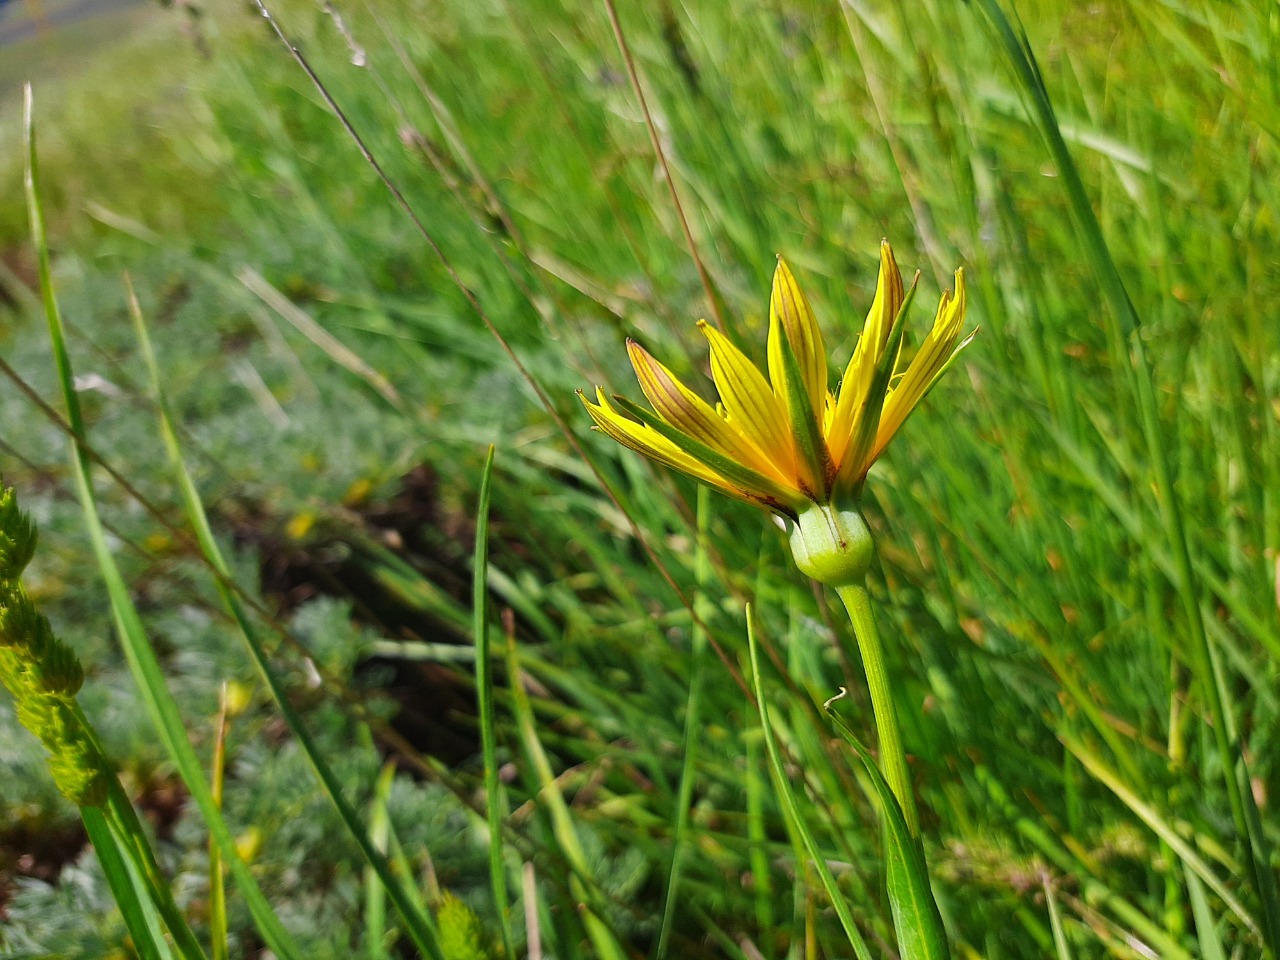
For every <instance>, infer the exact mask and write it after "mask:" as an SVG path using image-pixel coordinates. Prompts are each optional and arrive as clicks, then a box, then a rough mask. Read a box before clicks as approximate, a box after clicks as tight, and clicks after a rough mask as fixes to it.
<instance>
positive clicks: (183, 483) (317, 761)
mask: <svg viewBox="0 0 1280 960" xmlns="http://www.w3.org/2000/svg"><path fill="white" fill-rule="evenodd" d="M130 307H131V309H132V313H133V320H134V326H135V330H136V332H137V336H138V342H139V345H140V346H141V347H142V352H143V356H144V357H145V359H146V362H147V369H148V372H149V374H150V377H151V384H152V388H153V390H154V392H155V399H156V405H157V407H158V412H159V416H160V432H161V436H162V438H163V440H164V444H165V449H166V451H167V452H168V454H169V460H170V463H171V464H172V466H173V470H174V473H175V474H176V478H177V481H178V486H179V489H180V491H181V495H182V502H183V507H184V508H185V510H186V513H187V521H188V522H189V523H190V524H191V526H192V529H194V530H195V533H196V541H197V543H198V544H199V546H200V550H201V552H202V553H203V554H204V557H205V559H206V560H207V561H208V562H209V564H210V566H212V567H213V569H214V571H215V572H216V573H217V575H218V583H217V588H218V593H219V595H220V596H221V597H222V601H223V603H224V604H226V607H227V610H228V612H229V613H230V614H231V616H232V618H233V619H234V620H235V622H236V626H237V627H238V628H239V629H240V634H241V636H242V637H243V638H244V641H245V645H246V646H247V647H248V650H249V654H250V656H251V657H252V658H253V661H254V665H255V666H256V667H257V668H258V672H259V674H260V675H261V676H262V679H263V682H264V683H265V684H266V685H267V689H268V690H269V691H270V692H271V696H272V699H273V700H275V703H276V708H277V709H278V710H279V711H280V715H281V717H283V719H284V721H285V724H286V725H287V726H288V727H289V732H290V733H292V734H293V736H294V737H295V738H296V739H297V741H298V745H299V746H301V747H302V750H303V753H304V754H305V755H306V757H307V760H308V762H309V763H310V764H311V768H312V770H313V771H314V772H315V774H316V778H317V779H318V780H319V781H320V785H321V787H322V788H323V789H324V792H325V794H326V795H327V796H328V797H329V800H330V802H331V803H332V804H333V806H334V809H335V810H336V811H337V813H338V816H339V818H340V819H341V820H342V824H343V826H344V827H346V829H347V832H348V833H349V834H350V835H351V838H352V839H353V840H354V841H355V842H356V846H358V847H359V848H360V853H361V855H362V856H363V857H364V859H365V861H366V862H367V863H368V864H369V865H370V866H371V867H372V868H373V869H374V870H375V871H376V872H377V874H378V877H379V878H380V879H381V881H382V883H383V885H384V886H385V887H386V889H387V896H388V897H389V898H390V899H391V902H392V904H393V905H394V906H395V908H396V912H397V913H399V914H400V918H401V920H403V921H404V924H405V927H406V929H407V930H408V932H409V936H410V938H411V939H412V940H413V942H414V944H415V945H416V946H417V948H418V949H419V950H421V951H422V952H423V953H424V954H425V955H426V956H428V957H431V958H433V960H443V954H442V953H441V952H440V947H439V944H438V943H437V942H436V936H435V932H434V928H433V924H432V923H431V920H430V918H429V917H427V916H426V915H425V914H423V913H422V911H421V910H420V909H419V908H418V907H417V905H416V904H415V902H414V901H413V899H412V898H411V897H410V896H409V894H408V893H407V892H406V891H405V889H404V885H403V884H402V883H401V882H400V880H399V878H397V877H396V876H395V874H394V872H393V871H392V870H391V867H390V865H389V864H388V863H387V859H386V857H384V856H383V855H382V854H381V853H379V852H378V850H377V849H376V848H375V847H374V845H373V841H371V840H370V839H369V834H368V831H367V830H366V829H365V827H364V824H363V823H361V821H360V815H359V814H358V813H357V812H356V810H355V808H354V807H353V806H352V805H351V804H350V803H349V802H348V801H347V799H346V797H345V796H344V795H343V792H342V785H341V784H340V783H339V782H338V778H337V776H336V775H335V774H334V772H333V770H332V769H331V768H330V766H329V764H328V762H327V761H326V760H325V759H324V757H323V755H322V754H321V753H320V750H319V748H318V747H317V746H316V744H315V741H314V740H313V739H312V737H311V734H310V733H308V732H307V729H306V727H305V725H304V724H303V723H302V718H301V717H300V716H298V713H297V711H296V710H294V708H293V705H292V704H291V703H290V701H289V696H288V693H287V691H286V690H285V689H284V684H283V683H282V682H281V680H280V677H279V676H278V675H277V673H276V671H275V670H274V669H273V668H272V666H271V662H270V660H269V659H268V657H267V652H266V648H265V647H264V646H263V644H262V640H261V638H260V637H259V636H258V632H257V630H256V629H255V628H254V626H253V623H252V621H251V620H250V619H249V615H248V612H247V611H246V610H245V608H244V605H243V604H242V603H241V602H240V599H239V597H238V596H237V595H236V593H235V591H234V590H232V589H231V587H230V586H229V579H228V578H229V577H230V573H231V569H230V567H229V566H228V565H227V562H226V560H225V559H224V558H223V556H222V551H221V550H220V549H219V548H218V543H217V540H216V539H215V538H214V535H213V528H212V527H210V525H209V518H208V515H207V514H206V513H205V510H204V504H203V502H202V501H201V499H200V494H199V491H197V490H196V486H195V483H194V481H193V480H192V479H191V474H190V472H189V471H188V470H187V466H186V462H185V460H184V459H183V456H182V449H181V447H180V445H179V443H178V436H177V434H176V433H175V432H174V429H173V421H172V419H171V417H170V416H169V407H168V403H167V401H166V399H165V395H164V391H163V388H162V387H161V383H160V370H159V367H158V365H157V363H156V358H155V353H154V351H153V350H152V349H151V340H150V337H149V336H148V335H147V330H146V325H145V323H143V320H142V313H141V310H139V309H138V305H137V300H136V299H135V298H134V297H133V295H132V290H131V291H130Z"/></svg>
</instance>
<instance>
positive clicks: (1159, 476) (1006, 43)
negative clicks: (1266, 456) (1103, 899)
mask: <svg viewBox="0 0 1280 960" xmlns="http://www.w3.org/2000/svg"><path fill="white" fill-rule="evenodd" d="M981 5H982V8H983V10H984V11H985V12H986V15H987V18H988V20H989V21H990V23H991V25H992V27H993V29H994V30H995V33H996V35H997V37H998V39H999V46H1000V48H1001V49H1002V50H1003V52H1004V54H1005V56H1006V58H1007V60H1008V62H1009V65H1010V66H1011V67H1012V69H1013V72H1014V74H1015V76H1016V77H1017V79H1018V82H1019V83H1020V85H1021V89H1022V90H1023V92H1024V94H1025V95H1026V96H1027V97H1028V99H1029V100H1030V103H1031V107H1032V110H1033V113H1034V117H1035V121H1036V126H1037V128H1038V129H1039V131H1040V133H1041V135H1042V136H1043V137H1044V140H1045V143H1046V145H1047V146H1048V148H1049V152H1050V153H1051V154H1052V156H1053V160H1054V164H1055V166H1056V167H1057V168H1058V172H1059V174H1060V176H1061V179H1062V182H1063V187H1064V190H1065V192H1066V194H1067V199H1068V201H1069V203H1070V205H1071V210H1072V213H1073V215H1074V217H1075V221H1076V227H1077V229H1078V230H1079V232H1080V238H1081V240H1082V242H1083V243H1084V246H1085V249H1086V251H1087V253H1088V262H1089V266H1090V268H1091V269H1092V270H1093V273H1094V276H1095V278H1096V279H1097V281H1098V283H1099V285H1100V286H1101V287H1102V289H1103V292H1104V294H1105V295H1106V298H1107V300H1108V302H1109V304H1110V307H1111V309H1110V311H1109V312H1108V318H1109V319H1110V320H1111V323H1109V324H1108V335H1109V337H1110V339H1111V341H1112V351H1113V353H1114V354H1115V356H1116V357H1118V358H1125V359H1127V360H1128V368H1129V372H1130V377H1131V384H1132V388H1133V391H1134V393H1135V396H1136V400H1137V403H1138V410H1139V415H1140V419H1141V423H1142V432H1143V436H1144V438H1145V440H1146V444H1147V450H1148V455H1149V457H1150V460H1151V466H1152V469H1153V470H1154V472H1155V482H1156V490H1157V500H1158V503H1159V507H1160V515H1161V518H1162V520H1163V522H1164V525H1165V532H1166V536H1167V538H1168V540H1169V545H1170V547H1171V548H1172V550H1173V559H1174V565H1175V577H1174V585H1175V587H1176V590H1177V593H1178V598H1179V600H1180V601H1181V604H1182V613H1183V618H1184V619H1185V621H1186V625H1187V629H1188V630H1189V632H1190V638H1191V649H1190V651H1189V652H1190V658H1191V662H1192V666H1193V668H1194V671H1195V675H1196V682H1197V685H1198V686H1199V688H1200V692H1201V696H1203V697H1204V699H1205V702H1206V703H1207V704H1208V707H1209V713H1210V718H1211V720H1212V723H1211V726H1212V728H1213V737H1214V741H1215V744H1216V746H1217V750H1218V754H1219V757H1220V759H1221V763H1222V768H1223V770H1222V774H1223V779H1224V783H1225V786H1226V789H1227V797H1228V800H1229V802H1230V805H1231V815H1232V819H1233V820H1234V823H1235V829H1236V834H1237V835H1238V837H1239V840H1240V842H1241V843H1242V844H1243V846H1244V852H1245V863H1246V866H1247V868H1248V874H1249V879H1250V883H1251V885H1252V887H1253V889H1254V891H1255V892H1256V893H1257V895H1258V897H1259V899H1260V900H1261V903H1262V928H1263V940H1264V942H1265V943H1266V945H1267V947H1268V949H1269V951H1270V952H1271V953H1272V954H1273V955H1274V954H1276V953H1277V952H1280V891H1278V890H1277V882H1276V877H1275V874H1274V872H1273V871H1272V870H1271V869H1270V866H1269V862H1268V860H1269V856H1268V850H1267V847H1268V844H1267V842H1266V839H1265V836H1264V835H1263V834H1262V833H1260V832H1256V831H1255V830H1254V827H1253V823H1252V822H1251V821H1252V818H1251V817H1250V815H1249V812H1248V810H1247V809H1246V804H1247V803H1251V802H1252V795H1251V794H1250V792H1249V791H1248V790H1247V789H1242V788H1241V780H1243V781H1244V783H1245V784H1248V782H1249V775H1248V766H1247V764H1246V762H1245V759H1244V755H1243V752H1242V751H1241V750H1240V744H1239V742H1238V741H1237V740H1235V739H1234V738H1233V737H1232V735H1231V732H1230V731H1231V726H1230V722H1229V717H1228V711H1227V703H1226V697H1225V696H1224V691H1225V689H1226V684H1225V682H1224V680H1223V678H1222V676H1221V674H1220V671H1219V670H1218V669H1217V667H1216V665H1215V663H1214V658H1213V655H1212V651H1211V649H1210V641H1209V637H1208V633H1207V631H1206V630H1205V626H1204V620H1203V616H1202V613H1201V609H1200V608H1201V603H1200V588H1199V585H1198V582H1197V580H1196V578H1195V575H1194V572H1193V569H1192V560H1191V549H1190V545H1189V541H1188V538H1187V531H1186V525H1185V521H1184V519H1183V507H1182V504H1181V501H1180V500H1179V498H1178V492H1177V489H1176V488H1175V486H1174V479H1175V477H1174V472H1173V466H1172V462H1171V455H1170V451H1169V448H1168V445H1167V444H1166V442H1165V435H1164V431H1163V430H1162V428H1161V424H1160V415H1159V410H1158V408H1157V406H1156V395H1155V384H1154V377H1153V375H1152V370H1151V363H1150V360H1149V358H1148V356H1147V348H1146V345H1145V341H1144V338H1143V336H1142V331H1141V327H1142V321H1141V318H1140V317H1139V316H1138V311H1137V309H1136V308H1135V307H1134V304H1133V301H1132V300H1131V299H1130V297H1129V292H1128V290H1127V289H1126V287H1125V283H1124V279H1123V277H1122V276H1121V274H1120V270H1119V269H1118V267H1117V266H1116V263H1115V260H1114V259H1113V258H1112V256H1111V250H1110V247H1109V246H1108V245H1107V241H1106V238H1105V237H1104V236H1103V233H1102V227H1101V225H1100V223H1099V222H1098V218H1097V216H1096V215H1095V214H1094V211H1093V206H1092V204H1091V202H1090V200H1089V196H1088V193H1087V191H1086V190H1085V186H1084V182H1083V180H1082V179H1081V178H1080V173H1079V170H1078V169H1077V167H1076V164H1075V161H1074V159H1073V158H1072V156H1071V152H1070V150H1069V149H1068V148H1067V144H1066V141H1065V140H1064V139H1063V136H1062V131H1061V128H1060V127H1059V124H1058V121H1057V117H1056V115H1055V113H1054V109H1053V104H1052V102H1051V100H1050V98H1049V91H1048V89H1047V88H1046V86H1045V84H1044V79H1043V77H1042V76H1041V74H1040V68H1039V65H1038V64H1037V62H1036V58H1035V54H1034V52H1033V51H1032V50H1031V45H1030V41H1029V40H1028V39H1027V37H1026V35H1025V34H1021V35H1019V34H1018V33H1015V31H1014V28H1013V25H1012V24H1011V23H1010V22H1009V19H1008V17H1007V16H1006V15H1005V13H1004V11H1003V10H1002V9H1001V7H1000V4H999V2H998V0H982V4H981ZM1241 771H1243V776H1241ZM1246 794H1249V797H1248V799H1246Z"/></svg>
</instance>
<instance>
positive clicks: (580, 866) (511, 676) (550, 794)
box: [507, 637, 627, 960]
mask: <svg viewBox="0 0 1280 960" xmlns="http://www.w3.org/2000/svg"><path fill="white" fill-rule="evenodd" d="M507 682H508V683H509V684H510V685H511V704H512V707H513V708H514V709H515V714H516V725H517V727H518V729H519V731H520V740H521V743H522V744H523V746H524V752H525V755H526V756H527V757H528V760H529V763H530V765H531V767H532V768H533V771H534V774H535V776H536V779H537V783H538V788H539V793H538V800H539V801H540V802H541V803H545V804H546V807H547V811H548V812H549V813H550V815H551V825H552V832H553V833H554V834H555V838H556V843H558V844H559V846H560V850H561V852H562V853H563V854H564V857H565V859H566V860H567V861H568V864H569V866H570V868H571V869H572V871H573V872H572V873H571V874H570V876H569V886H570V888H571V892H572V894H573V896H574V899H576V900H577V901H578V902H579V903H580V904H581V907H582V911H583V917H582V921H583V924H584V925H585V926H586V928H587V935H588V937H589V938H590V939H591V943H592V946H593V947H594V948H595V951H596V955H597V956H598V957H599V960H626V956H627V955H626V952H625V951H624V950H623V949H622V946H621V945H620V944H619V943H618V940H617V937H616V936H615V935H614V933H613V931H612V930H611V929H610V928H609V927H608V926H607V925H606V924H605V922H604V921H603V920H602V919H601V918H600V915H599V913H598V911H597V908H596V907H595V906H593V905H592V902H591V895H590V891H589V890H588V889H587V886H586V883H585V882H584V880H586V881H589V880H590V879H591V872H590V870H589V868H588V866H587V858H586V854H585V853H584V852H583V849H582V843H581V841H579V839H578V833H577V829H576V828H575V827H574V825H573V818H572V817H571V816H570V815H569V807H568V805H567V804H566V803H565V802H564V797H563V796H561V794H560V786H559V784H557V783H556V778H555V774H554V772H553V771H552V769H551V761H550V760H549V759H548V758H547V754H546V751H545V750H544V749H543V747H542V742H541V741H540V740H539V738H538V729H537V723H536V721H535V719H534V716H533V707H532V705H531V704H530V703H529V695H528V694H527V693H526V692H525V689H524V686H523V684H522V682H521V679H520V654H519V651H518V649H517V647H516V642H515V638H514V637H508V638H507Z"/></svg>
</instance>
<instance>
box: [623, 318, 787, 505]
mask: <svg viewBox="0 0 1280 960" xmlns="http://www.w3.org/2000/svg"><path fill="white" fill-rule="evenodd" d="M627 353H628V354H629V355H630V357H631V366H633V367H634V368H635V371H636V378H637V379H638V380H639V381H640V389H641V390H643V391H644V395H645V396H646V397H647V398H648V400H649V402H650V403H651V404H653V409H654V410H655V411H656V412H657V414H658V416H660V417H661V418H662V419H663V420H665V421H667V423H669V424H671V425H672V426H673V427H675V428H676V429H677V430H679V431H680V432H681V433H685V434H688V435H689V436H690V437H693V439H695V440H697V441H698V442H700V443H704V444H706V445H707V446H708V447H711V448H712V449H714V450H717V451H719V452H720V453H723V454H724V455H725V456H727V457H729V458H731V459H733V460H736V461H738V462H739V463H741V464H743V465H745V466H748V467H750V468H751V469H753V470H756V471H757V472H760V473H764V474H765V475H767V476H774V475H778V470H777V468H776V467H774V466H773V464H772V463H771V462H770V461H769V459H768V458H767V457H766V456H765V455H764V454H763V453H762V452H761V451H760V450H758V449H756V448H755V446H754V445H753V444H752V443H751V442H750V441H749V440H747V438H746V437H745V436H744V435H743V433H742V432H741V431H740V430H739V429H738V428H737V427H736V426H731V425H730V424H729V423H727V422H726V421H725V419H724V417H722V416H720V415H719V414H718V413H716V412H715V410H713V409H712V408H711V405H710V404H709V403H707V402H706V401H705V400H703V399H702V398H701V397H700V396H698V395H697V394H696V393H694V392H693V391H692V390H690V389H689V388H688V387H686V386H685V385H684V384H683V383H681V382H680V381H679V380H677V379H676V377H675V375H674V374H673V373H672V372H671V371H670V370H668V369H667V368H666V367H665V366H663V365H662V364H661V363H659V362H658V361H657V360H656V359H654V357H653V355H652V354H650V353H649V351H647V350H646V349H645V348H644V347H642V346H640V344H638V343H636V342H635V341H634V340H628V341H627ZM788 482H790V481H788Z"/></svg>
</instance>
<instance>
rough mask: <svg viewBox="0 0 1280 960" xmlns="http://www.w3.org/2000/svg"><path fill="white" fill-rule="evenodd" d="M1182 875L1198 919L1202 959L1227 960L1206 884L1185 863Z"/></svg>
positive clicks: (1192, 911) (1197, 925)
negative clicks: (1205, 890) (1206, 893)
mask: <svg viewBox="0 0 1280 960" xmlns="http://www.w3.org/2000/svg"><path fill="white" fill-rule="evenodd" d="M1182 875H1183V876H1184V877H1185V878H1186V880H1187V896H1188V897H1189V898H1190V899H1191V913H1192V916H1194V917H1195V920H1196V940H1197V941H1198V942H1199V944H1200V956H1201V958H1202V960H1227V950H1226V947H1224V946H1223V945H1222V937H1221V935H1220V934H1219V933H1218V925H1217V923H1215V922H1214V919H1213V911H1212V910H1210V909H1209V898H1208V897H1207V896H1205V892H1204V884H1203V883H1201V882H1200V877H1199V876H1198V875H1197V874H1196V872H1195V871H1194V870H1192V869H1191V868H1190V867H1188V866H1187V865H1186V864H1185V863H1184V864H1183V865H1182Z"/></svg>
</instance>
